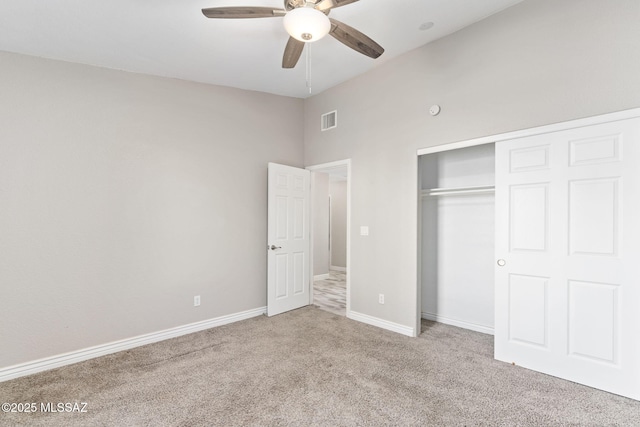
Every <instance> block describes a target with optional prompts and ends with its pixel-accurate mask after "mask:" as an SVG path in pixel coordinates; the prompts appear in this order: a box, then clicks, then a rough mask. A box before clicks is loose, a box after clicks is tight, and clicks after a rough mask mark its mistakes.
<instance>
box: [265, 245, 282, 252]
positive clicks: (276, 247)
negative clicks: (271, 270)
mask: <svg viewBox="0 0 640 427" xmlns="http://www.w3.org/2000/svg"><path fill="white" fill-rule="evenodd" d="M267 249H271V250H272V251H275V250H276V249H282V246H276V245H271V246H269V247H268V248H267Z"/></svg>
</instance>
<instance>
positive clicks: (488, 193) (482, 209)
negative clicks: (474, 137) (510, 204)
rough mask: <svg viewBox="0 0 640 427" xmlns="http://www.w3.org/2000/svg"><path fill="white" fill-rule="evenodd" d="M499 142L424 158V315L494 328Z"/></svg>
mask: <svg viewBox="0 0 640 427" xmlns="http://www.w3.org/2000/svg"><path fill="white" fill-rule="evenodd" d="M494 159H495V155H494V144H484V145H478V146H474V147H468V148H461V149H457V150H450V151H443V152H439V153H433V154H427V155H423V156H421V157H420V160H419V175H420V182H421V185H420V187H421V192H420V193H421V216H422V218H421V228H422V239H421V240H422V248H421V249H422V250H421V264H422V277H421V283H422V292H421V295H422V296H421V299H422V317H423V318H424V319H428V320H435V321H438V322H442V323H447V324H451V325H455V326H459V327H463V328H467V329H472V330H475V331H478V332H484V333H488V334H492V333H493V327H494V291H493V288H494V221H495V219H494V218H495V208H494V204H495V198H494V175H495V172H494V169H495V161H494Z"/></svg>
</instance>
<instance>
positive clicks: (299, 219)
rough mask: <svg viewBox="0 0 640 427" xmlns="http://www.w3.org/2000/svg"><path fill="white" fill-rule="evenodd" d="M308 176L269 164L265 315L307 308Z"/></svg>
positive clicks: (303, 172) (291, 169)
mask: <svg viewBox="0 0 640 427" xmlns="http://www.w3.org/2000/svg"><path fill="white" fill-rule="evenodd" d="M310 192H311V188H310V172H309V171H308V170H305V169H298V168H294V167H290V166H284V165H279V164H276V163H269V189H268V226H267V242H268V247H267V253H268V255H267V270H268V272H267V275H268V278H267V315H268V316H273V315H276V314H280V313H283V312H285V311H289V310H293V309H296V308H299V307H302V306H305V305H308V304H309V301H310V299H309V253H310V245H309V241H310V235H309V197H310Z"/></svg>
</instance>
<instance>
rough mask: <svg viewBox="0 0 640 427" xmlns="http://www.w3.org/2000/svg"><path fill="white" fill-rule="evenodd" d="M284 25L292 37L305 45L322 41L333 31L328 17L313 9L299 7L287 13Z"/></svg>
mask: <svg viewBox="0 0 640 427" xmlns="http://www.w3.org/2000/svg"><path fill="white" fill-rule="evenodd" d="M283 24H284V28H285V29H286V30H287V33H289V35H290V36H291V37H293V38H294V39H296V40H299V41H301V42H305V43H308V42H315V41H317V40H320V39H321V38H323V37H324V36H326V35H327V34H329V30H331V22H330V21H329V18H328V17H327V15H325V14H324V13H322V12H320V11H319V10H316V9H314V8H313V7H298V8H296V9H293V10H291V11H289V12H287V14H286V15H285V16H284V20H283Z"/></svg>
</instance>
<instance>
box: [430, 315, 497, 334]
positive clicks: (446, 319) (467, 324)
mask: <svg viewBox="0 0 640 427" xmlns="http://www.w3.org/2000/svg"><path fill="white" fill-rule="evenodd" d="M422 318H423V319H426V320H432V321H434V322H440V323H444V324H446V325H451V326H457V327H459V328H464V329H469V330H472V331H476V332H482V333H483V334H489V335H493V328H490V327H488V326H483V325H478V324H476V323H470V322H465V321H464V320H457V319H451V318H450V317H444V316H439V315H437V314H433V313H427V312H425V311H423V312H422Z"/></svg>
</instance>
